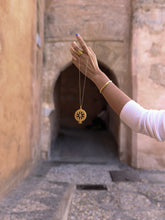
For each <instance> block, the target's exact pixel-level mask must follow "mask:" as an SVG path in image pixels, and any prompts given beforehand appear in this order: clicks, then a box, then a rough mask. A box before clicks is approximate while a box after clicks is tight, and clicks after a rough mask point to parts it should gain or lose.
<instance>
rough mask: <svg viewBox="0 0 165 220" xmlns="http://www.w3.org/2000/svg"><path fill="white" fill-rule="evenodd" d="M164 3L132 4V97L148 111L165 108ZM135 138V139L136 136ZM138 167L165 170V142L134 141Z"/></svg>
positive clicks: (139, 138) (138, 0)
mask: <svg viewBox="0 0 165 220" xmlns="http://www.w3.org/2000/svg"><path fill="white" fill-rule="evenodd" d="M164 26H165V2H164V1H161V0H157V1H154V0H147V1H144V0H136V1H133V32H132V36H133V38H132V40H133V41H132V42H133V44H132V45H133V47H132V48H133V49H132V75H133V79H135V81H134V83H133V85H134V89H133V98H134V99H135V100H137V101H138V102H139V104H141V105H142V106H143V107H145V108H147V109H165V87H164V76H165V73H164V71H165V70H164V60H165V45H164V38H165V31H164ZM134 137H135V136H134ZM133 143H137V146H136V147H135V145H134V144H133V146H134V148H136V149H137V167H139V168H146V169H154V168H155V169H164V167H165V163H164V158H165V151H164V143H160V142H157V141H155V140H154V139H151V138H148V137H146V136H144V135H140V134H139V135H137V136H136V137H135V139H133Z"/></svg>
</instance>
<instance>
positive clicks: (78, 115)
mask: <svg viewBox="0 0 165 220" xmlns="http://www.w3.org/2000/svg"><path fill="white" fill-rule="evenodd" d="M74 117H75V119H76V121H78V123H79V124H82V121H84V120H85V119H86V117H87V113H86V111H85V110H83V109H82V108H81V107H80V109H78V110H77V111H76V112H75V114H74Z"/></svg>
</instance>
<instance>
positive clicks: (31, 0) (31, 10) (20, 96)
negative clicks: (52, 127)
mask: <svg viewBox="0 0 165 220" xmlns="http://www.w3.org/2000/svg"><path fill="white" fill-rule="evenodd" d="M40 4H41V11H40V13H42V14H43V12H42V10H43V1H40ZM0 15H1V16H0V193H2V192H3V193H4V192H6V191H7V190H8V189H9V188H10V187H11V186H13V184H15V183H16V182H19V181H20V179H22V178H23V177H25V176H26V175H27V174H28V173H29V171H30V167H31V164H32V163H34V164H35V163H36V161H38V159H39V158H40V84H41V76H40V74H41V71H40V72H39V69H40V68H39V66H40V65H41V62H40V60H41V56H42V55H41V54H42V53H41V52H38V53H37V50H38V49H37V45H36V30H37V28H36V27H37V25H36V22H37V16H36V15H37V2H36V1H35V0H28V1H20V0H12V1H10V0H1V1H0ZM41 18H42V16H41ZM40 25H41V26H42V25H43V22H41V23H40ZM41 31H42V30H41ZM41 38H43V37H42V36H41ZM40 50H42V48H41V49H40ZM37 55H38V56H40V58H39V57H38V59H37ZM40 70H41V69H40Z"/></svg>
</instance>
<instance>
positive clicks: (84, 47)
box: [76, 34, 88, 54]
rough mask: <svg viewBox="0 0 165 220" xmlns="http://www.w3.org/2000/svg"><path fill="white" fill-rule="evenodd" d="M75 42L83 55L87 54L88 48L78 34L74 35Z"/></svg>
mask: <svg viewBox="0 0 165 220" xmlns="http://www.w3.org/2000/svg"><path fill="white" fill-rule="evenodd" d="M76 37H77V40H78V42H79V44H80V46H81V48H82V49H83V51H84V52H85V53H87V54H88V46H87V45H86V43H85V41H84V40H83V39H82V37H81V36H80V35H79V34H76Z"/></svg>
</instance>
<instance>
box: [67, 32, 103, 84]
mask: <svg viewBox="0 0 165 220" xmlns="http://www.w3.org/2000/svg"><path fill="white" fill-rule="evenodd" d="M76 38H77V40H78V43H79V45H80V47H79V46H78V44H77V43H76V42H75V41H74V42H73V43H72V47H71V49H70V52H71V54H72V62H73V64H74V65H75V66H76V67H77V68H78V69H79V70H80V71H81V72H82V73H83V74H84V75H85V74H86V76H87V77H88V78H89V79H91V80H92V81H93V80H94V79H95V77H96V76H97V75H98V74H99V73H100V69H99V66H98V62H97V58H96V55H95V53H94V52H93V50H92V49H91V48H90V47H88V46H87V45H86V43H85V42H84V40H83V39H82V37H81V36H80V35H79V34H76ZM78 50H82V52H83V53H82V54H81V55H79V54H78Z"/></svg>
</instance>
